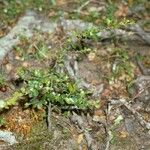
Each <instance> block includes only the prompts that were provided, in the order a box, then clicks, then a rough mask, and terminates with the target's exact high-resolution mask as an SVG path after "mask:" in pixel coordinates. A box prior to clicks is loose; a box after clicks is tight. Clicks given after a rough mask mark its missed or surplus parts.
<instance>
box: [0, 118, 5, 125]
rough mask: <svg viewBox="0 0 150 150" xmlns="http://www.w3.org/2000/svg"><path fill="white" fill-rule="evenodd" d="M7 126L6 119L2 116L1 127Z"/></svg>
mask: <svg viewBox="0 0 150 150" xmlns="http://www.w3.org/2000/svg"><path fill="white" fill-rule="evenodd" d="M5 124H6V120H5V118H3V117H2V116H0V127H1V126H4V125H5Z"/></svg>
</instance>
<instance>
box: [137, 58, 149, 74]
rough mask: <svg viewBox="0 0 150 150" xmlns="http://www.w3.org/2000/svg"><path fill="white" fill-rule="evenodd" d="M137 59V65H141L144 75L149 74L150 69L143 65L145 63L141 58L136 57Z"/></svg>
mask: <svg viewBox="0 0 150 150" xmlns="http://www.w3.org/2000/svg"><path fill="white" fill-rule="evenodd" d="M136 61H137V65H138V66H139V68H140V70H141V72H142V73H143V75H149V73H148V70H147V69H146V68H145V67H144V66H143V64H142V63H141V61H139V59H136Z"/></svg>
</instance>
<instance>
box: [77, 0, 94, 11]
mask: <svg viewBox="0 0 150 150" xmlns="http://www.w3.org/2000/svg"><path fill="white" fill-rule="evenodd" d="M90 2H91V0H88V1H86V2H85V3H83V4H82V5H81V6H80V7H79V8H78V9H77V10H75V12H78V13H80V12H81V10H82V9H83V8H84V7H85V6H87V5H88V4H89V3H90Z"/></svg>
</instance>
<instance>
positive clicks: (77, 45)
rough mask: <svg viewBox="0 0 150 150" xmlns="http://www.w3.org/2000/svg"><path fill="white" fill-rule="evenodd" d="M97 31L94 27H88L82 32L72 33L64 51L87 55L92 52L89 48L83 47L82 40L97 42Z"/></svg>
mask: <svg viewBox="0 0 150 150" xmlns="http://www.w3.org/2000/svg"><path fill="white" fill-rule="evenodd" d="M98 32H99V29H98V28H97V27H95V26H92V27H89V28H87V29H85V30H83V31H78V32H73V38H70V37H69V38H68V39H67V40H66V44H65V50H67V51H72V50H74V51H76V52H79V53H81V54H87V53H89V52H91V51H93V49H92V48H89V46H88V45H87V46H86V45H84V44H83V43H82V40H83V39H84V40H86V39H87V40H94V41H97V40H98V38H99V35H98Z"/></svg>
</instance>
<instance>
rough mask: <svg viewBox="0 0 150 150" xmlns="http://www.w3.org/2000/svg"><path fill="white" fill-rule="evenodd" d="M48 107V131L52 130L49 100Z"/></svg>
mask: <svg viewBox="0 0 150 150" xmlns="http://www.w3.org/2000/svg"><path fill="white" fill-rule="evenodd" d="M47 107H48V109H47V128H48V131H49V132H50V131H51V103H50V102H49V104H48V106H47Z"/></svg>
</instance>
